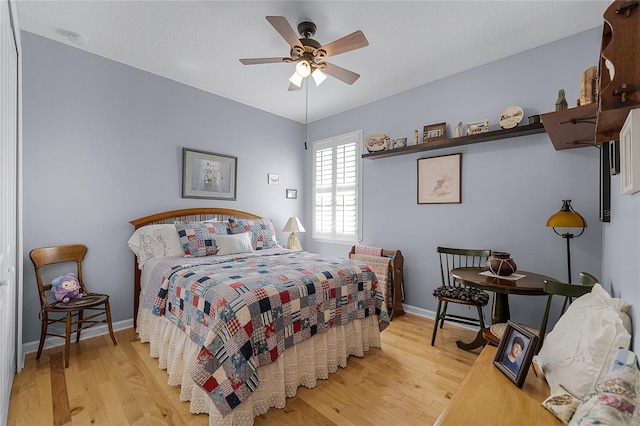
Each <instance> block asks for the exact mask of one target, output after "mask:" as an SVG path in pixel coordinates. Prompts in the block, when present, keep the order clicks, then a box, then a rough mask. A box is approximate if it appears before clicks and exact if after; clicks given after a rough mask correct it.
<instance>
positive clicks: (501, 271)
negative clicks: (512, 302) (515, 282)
mask: <svg viewBox="0 0 640 426" xmlns="http://www.w3.org/2000/svg"><path fill="white" fill-rule="evenodd" d="M487 268H489V271H491V273H493V274H495V275H500V276H503V277H505V276H507V275H511V274H513V273H514V272H515V271H516V262H514V261H513V259H512V258H511V254H510V253H507V252H505V251H494V252H492V253H491V256H490V257H489V259H487Z"/></svg>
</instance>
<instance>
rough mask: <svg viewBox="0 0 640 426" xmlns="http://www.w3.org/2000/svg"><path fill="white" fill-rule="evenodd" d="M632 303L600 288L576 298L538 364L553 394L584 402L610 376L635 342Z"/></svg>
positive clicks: (547, 344) (552, 334)
mask: <svg viewBox="0 0 640 426" xmlns="http://www.w3.org/2000/svg"><path fill="white" fill-rule="evenodd" d="M628 310H629V304H628V303H627V302H625V301H624V300H622V299H614V298H611V296H609V294H607V292H606V291H605V290H604V289H603V288H602V286H600V284H596V285H594V287H593V289H592V290H591V293H588V294H585V295H584V296H581V297H579V298H578V299H576V300H575V301H574V302H573V303H572V304H571V305H569V308H568V309H567V311H566V312H565V314H564V315H563V316H562V317H560V319H559V320H558V323H557V324H556V325H555V327H554V328H553V330H552V331H551V332H550V333H549V334H548V335H547V337H546V338H545V340H544V344H543V346H542V349H540V353H539V354H538V355H537V356H536V362H537V363H538V364H539V365H540V367H542V369H543V371H544V374H545V377H546V379H547V382H548V383H549V387H550V388H551V390H552V391H554V390H556V389H558V386H559V385H562V387H564V388H565V389H566V390H567V391H568V392H569V393H571V394H572V395H574V396H575V397H576V398H578V399H583V400H584V398H585V396H586V395H587V394H588V393H589V392H590V391H591V390H592V389H593V387H594V386H595V384H596V383H597V382H598V380H599V379H600V378H601V377H602V376H604V375H605V374H606V373H607V370H608V368H609V365H611V361H613V359H614V357H615V355H616V353H617V351H618V348H628V347H629V344H630V343H631V320H630V319H629V316H628V315H627V314H626V312H627V311H628Z"/></svg>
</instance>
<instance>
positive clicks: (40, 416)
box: [8, 314, 479, 426]
mask: <svg viewBox="0 0 640 426" xmlns="http://www.w3.org/2000/svg"><path fill="white" fill-rule="evenodd" d="M432 327H433V321H432V320H429V319H425V318H422V317H418V316H415V315H411V314H405V315H403V316H401V317H399V318H397V319H395V320H393V322H392V323H391V325H390V326H389V327H388V328H387V329H386V330H385V331H384V332H383V333H382V349H377V348H373V349H372V350H371V351H370V352H369V353H367V354H366V356H365V357H364V358H357V357H353V356H352V357H350V358H349V361H348V365H347V368H344V369H343V368H339V369H338V371H337V372H336V373H334V374H332V375H330V377H329V379H328V380H319V381H318V385H317V386H316V388H314V389H307V388H304V387H301V388H299V389H298V394H297V396H296V397H295V398H291V399H288V400H287V406H286V407H285V408H284V409H282V410H279V409H275V408H272V409H271V410H269V412H268V413H266V414H264V415H262V416H259V417H257V418H256V420H255V423H256V425H300V424H305V426H310V425H333V424H335V425H351V424H353V425H384V424H387V425H409V424H411V425H414V424H425V425H430V424H433V423H434V422H435V420H436V419H437V417H438V415H439V414H440V412H441V411H442V410H443V408H444V406H445V405H446V404H447V402H448V401H449V399H450V398H451V396H452V395H453V393H454V392H455V391H456V389H457V387H458V385H459V384H460V382H461V381H462V378H463V377H464V375H465V374H466V373H467V371H468V370H469V369H470V368H471V365H472V364H473V362H474V360H475V359H476V357H477V354H478V353H479V350H476V352H475V353H474V352H465V351H462V350H459V349H458V348H457V347H456V345H455V341H456V340H457V339H464V340H471V339H472V338H473V337H474V334H475V333H473V332H471V331H469V330H464V329H460V328H457V327H456V326H454V325H449V324H446V325H445V328H444V329H443V330H438V338H437V341H436V346H435V347H432V346H431V345H430V340H431V330H432ZM116 338H117V339H118V345H117V346H114V345H113V344H112V343H111V340H110V338H109V337H108V335H107V336H100V337H95V338H92V339H87V340H84V341H81V342H80V343H78V344H73V345H72V348H71V361H70V365H69V368H67V369H66V370H65V369H64V368H63V356H62V349H63V348H61V347H58V348H52V349H49V350H46V351H44V352H43V354H42V357H41V358H40V360H38V361H36V360H35V353H31V354H29V355H27V357H26V361H25V368H24V370H23V371H21V372H20V373H19V374H18V375H16V376H15V379H14V382H13V390H12V392H11V401H10V405H9V420H8V425H9V426H12V425H67V424H73V425H129V424H139V425H145V424H148V425H157V424H172V425H183V424H189V425H207V424H208V416H207V415H205V414H200V415H194V414H190V413H189V404H188V403H187V402H181V401H180V400H179V398H178V395H179V391H178V388H177V387H172V386H169V385H168V384H167V375H166V372H165V371H164V370H160V369H158V367H157V360H155V359H151V358H150V357H149V345H148V344H143V343H140V341H139V340H138V338H137V335H136V334H135V332H134V331H133V329H127V330H123V331H119V332H117V333H116Z"/></svg>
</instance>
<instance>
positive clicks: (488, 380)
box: [435, 345, 562, 426]
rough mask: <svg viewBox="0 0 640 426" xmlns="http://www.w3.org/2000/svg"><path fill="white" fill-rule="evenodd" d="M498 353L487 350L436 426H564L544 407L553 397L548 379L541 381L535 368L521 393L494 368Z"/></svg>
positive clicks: (528, 375)
mask: <svg viewBox="0 0 640 426" xmlns="http://www.w3.org/2000/svg"><path fill="white" fill-rule="evenodd" d="M497 349H498V348H496V347H495V346H490V345H487V346H485V348H484V349H483V350H482V352H481V353H480V356H478V359H476V361H475V363H474V364H473V366H472V367H471V370H469V372H468V373H467V375H466V376H465V377H464V379H463V380H462V383H461V384H460V387H459V388H458V390H457V391H456V393H455V394H454V395H453V398H452V399H451V401H450V402H449V404H448V405H447V406H446V407H445V409H444V411H443V412H442V414H440V417H438V420H437V421H436V423H435V424H436V425H438V426H445V425H450V426H460V425H492V426H493V425H515V424H517V425H518V426H525V425H531V426H542V425H554V426H557V425H562V422H561V421H560V420H558V419H556V418H555V417H554V415H553V414H551V413H550V412H549V411H547V410H546V409H545V408H544V407H543V406H542V405H540V403H541V402H542V401H544V400H545V399H546V398H547V397H548V396H549V386H548V385H547V383H546V382H545V381H544V379H542V378H539V377H537V376H536V375H535V373H534V372H533V368H531V369H530V370H529V373H528V374H527V380H526V381H525V384H524V386H523V387H522V389H518V388H517V387H516V385H515V384H514V383H513V382H512V381H511V380H509V379H508V378H507V376H505V375H504V374H503V373H502V372H501V371H500V370H498V369H497V368H496V367H495V366H494V365H493V359H494V358H495V356H496V350H497Z"/></svg>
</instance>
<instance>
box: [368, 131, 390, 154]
mask: <svg viewBox="0 0 640 426" xmlns="http://www.w3.org/2000/svg"><path fill="white" fill-rule="evenodd" d="M388 145H389V136H387V135H385V134H384V133H372V134H370V135H367V136H366V137H365V138H364V147H365V148H366V149H367V151H369V152H377V151H384V150H385V149H387V146H388Z"/></svg>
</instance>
